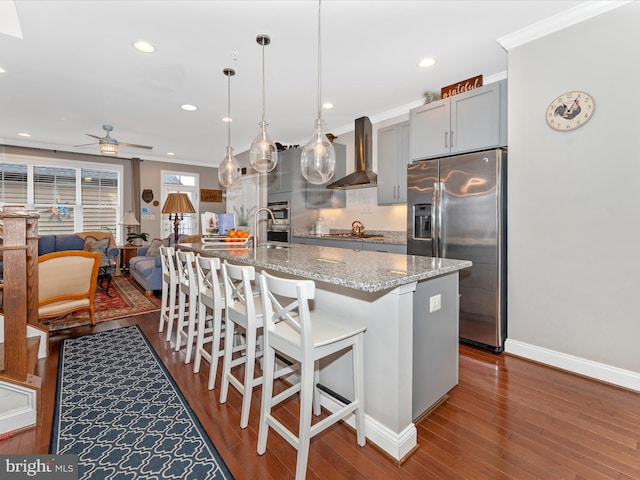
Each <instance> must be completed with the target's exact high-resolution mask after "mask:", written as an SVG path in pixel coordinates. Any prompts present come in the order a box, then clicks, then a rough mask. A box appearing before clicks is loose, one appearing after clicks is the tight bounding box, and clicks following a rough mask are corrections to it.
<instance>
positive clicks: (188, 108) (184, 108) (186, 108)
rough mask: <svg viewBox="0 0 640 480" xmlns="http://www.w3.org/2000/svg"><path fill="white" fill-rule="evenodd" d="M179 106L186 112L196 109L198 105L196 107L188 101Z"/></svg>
mask: <svg viewBox="0 0 640 480" xmlns="http://www.w3.org/2000/svg"><path fill="white" fill-rule="evenodd" d="M180 108H181V109H183V110H186V111H187V112H195V111H196V110H197V109H198V107H196V106H195V105H190V104H188V103H185V104H182V105H180Z"/></svg>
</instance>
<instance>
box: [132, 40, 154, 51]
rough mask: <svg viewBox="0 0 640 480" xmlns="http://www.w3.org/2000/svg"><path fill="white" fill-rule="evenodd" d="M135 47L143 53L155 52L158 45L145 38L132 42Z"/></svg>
mask: <svg viewBox="0 0 640 480" xmlns="http://www.w3.org/2000/svg"><path fill="white" fill-rule="evenodd" d="M132 45H133V48H135V49H136V50H138V51H139V52H142V53H153V52H155V51H156V47H154V46H153V45H151V44H150V43H149V42H145V41H144V40H136V41H135V42H133V43H132Z"/></svg>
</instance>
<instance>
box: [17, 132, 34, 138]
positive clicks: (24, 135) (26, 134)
mask: <svg viewBox="0 0 640 480" xmlns="http://www.w3.org/2000/svg"><path fill="white" fill-rule="evenodd" d="M18 135H20V136H21V137H30V136H31V134H30V133H26V132H20V133H18Z"/></svg>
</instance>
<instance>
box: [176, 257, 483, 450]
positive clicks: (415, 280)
mask: <svg viewBox="0 0 640 480" xmlns="http://www.w3.org/2000/svg"><path fill="white" fill-rule="evenodd" d="M275 247H278V248H275ZM178 248H183V249H186V250H191V251H194V252H197V253H200V254H202V255H206V256H217V257H219V258H221V259H222V260H225V259H226V260H229V261H230V262H232V263H240V264H247V265H253V266H254V267H255V268H256V271H257V272H260V271H262V270H266V271H269V272H271V273H273V274H275V275H278V276H284V277H289V278H305V279H311V280H314V281H315V283H316V299H315V300H314V301H313V302H312V305H311V308H312V310H314V309H316V310H323V311H325V312H328V313H329V314H330V315H331V316H332V317H333V318H335V319H340V321H343V322H354V323H356V324H359V325H362V324H364V325H365V326H366V327H367V330H366V332H365V334H364V337H365V338H364V357H365V360H364V362H365V364H364V374H365V400H364V405H365V435H366V437H367V439H368V440H369V441H371V442H373V443H375V444H376V445H377V446H379V447H380V448H382V449H383V450H384V451H386V452H387V453H388V454H389V455H390V456H391V457H393V458H394V459H396V460H397V461H401V460H402V459H403V458H404V457H406V456H407V455H409V454H410V453H411V452H412V451H413V450H414V449H415V448H417V446H418V443H417V431H416V427H415V425H414V424H413V419H414V418H415V417H414V416H413V410H414V409H415V405H414V398H416V397H414V389H415V388H416V385H414V382H415V381H416V379H415V378H416V377H414V371H415V366H414V345H418V346H419V348H421V349H433V350H434V351H441V352H443V354H445V355H444V358H447V359H451V358H453V356H457V354H458V347H457V338H455V337H456V336H455V334H454V335H453V336H452V334H451V332H452V331H453V332H456V333H457V325H458V309H457V308H449V306H448V305H449V303H448V302H450V299H457V295H458V291H457V284H458V271H459V270H460V269H463V268H466V267H469V266H471V262H468V261H461V260H449V259H436V258H429V257H420V256H413V255H398V254H392V253H379V252H365V251H353V250H344V249H339V248H330V247H316V246H310V245H290V244H286V246H285V245H281V246H273V245H272V248H267V247H260V246H259V247H258V248H256V249H254V248H250V249H240V250H234V248H233V247H231V248H229V249H228V248H222V249H214V250H211V249H207V248H203V246H202V245H201V244H178ZM239 252H240V253H239ZM425 285H428V287H429V288H428V289H427V290H425ZM416 290H417V292H416ZM427 291H428V292H429V293H428V294H429V295H433V294H440V295H441V296H442V299H443V302H447V306H446V308H443V309H442V312H440V314H439V315H438V317H439V322H440V323H441V324H444V325H449V328H435V329H431V330H429V331H428V333H427V334H426V335H425V334H420V336H424V338H419V339H417V338H414V336H415V335H414V332H415V330H414V326H415V322H416V321H417V319H424V318H427V319H428V316H427V312H428V310H427V312H425V311H424V310H425V308H424V307H423V305H424V299H419V298H417V295H420V296H424V295H425V294H426V293H425V292H427ZM456 301H457V300H456ZM427 303H428V299H427ZM444 306H445V304H444V303H443V307H444ZM414 340H415V342H416V343H414ZM442 349H443V350H442ZM347 355H350V353H343V354H342V355H340V354H338V355H335V356H334V357H333V358H331V360H330V361H327V362H324V363H322V364H321V367H322V369H321V374H320V383H321V385H323V386H324V387H326V388H327V389H329V390H331V391H332V392H335V393H337V394H338V395H339V396H342V397H345V398H347V399H351V398H353V391H352V378H353V376H352V375H353V372H352V370H351V362H350V358H349V357H347ZM431 367H432V368H434V369H435V371H436V372H437V373H443V375H444V376H445V377H446V378H455V381H456V382H457V373H458V372H457V367H458V365H457V361H456V362H451V361H443V362H439V361H438V362H436V361H434V362H432V365H431ZM433 378H435V377H433ZM418 381H420V382H428V383H430V382H431V381H432V380H431V379H430V378H429V377H424V376H420V377H419V380H418ZM449 385H450V383H441V382H434V384H433V388H429V389H428V390H429V393H430V394H435V395H437V397H436V398H438V399H439V398H442V397H444V396H445V395H446V394H447V392H448V391H449V389H450V388H451V386H449ZM441 389H444V390H442V391H441ZM420 395H422V394H421V393H419V396H420ZM322 405H323V406H324V407H325V408H327V409H328V410H330V411H335V410H337V409H338V408H340V406H341V404H340V402H339V400H337V399H336V397H335V396H332V395H330V394H329V393H324V394H323V395H322ZM420 408H422V407H420ZM425 408H426V407H425ZM347 421H348V422H350V423H352V424H353V418H351V419H348V420H347Z"/></svg>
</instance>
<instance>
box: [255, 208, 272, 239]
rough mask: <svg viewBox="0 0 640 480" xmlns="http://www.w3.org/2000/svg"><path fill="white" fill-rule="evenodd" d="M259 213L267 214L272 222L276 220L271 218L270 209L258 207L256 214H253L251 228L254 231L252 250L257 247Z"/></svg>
mask: <svg viewBox="0 0 640 480" xmlns="http://www.w3.org/2000/svg"><path fill="white" fill-rule="evenodd" d="M260 212H269V215H271V220H273V221H274V222H275V220H276V217H274V216H273V212H272V211H271V209H269V208H267V207H260V208H259V209H258V210H256V213H254V214H253V225H254V227H253V228H254V229H255V235H254V237H253V248H254V250H255V248H256V247H257V246H258V214H259V213H260Z"/></svg>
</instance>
